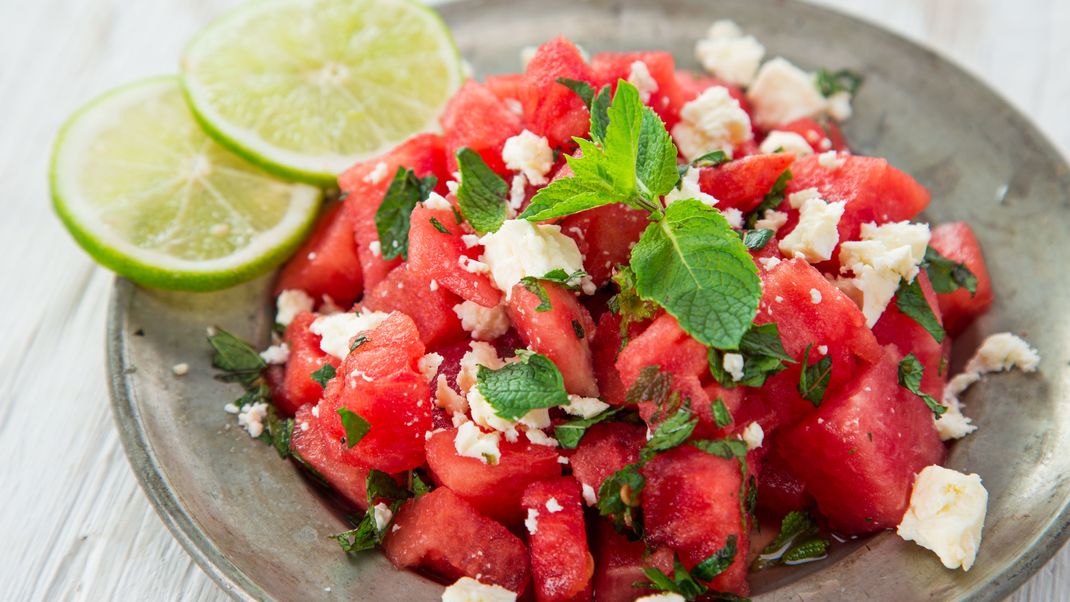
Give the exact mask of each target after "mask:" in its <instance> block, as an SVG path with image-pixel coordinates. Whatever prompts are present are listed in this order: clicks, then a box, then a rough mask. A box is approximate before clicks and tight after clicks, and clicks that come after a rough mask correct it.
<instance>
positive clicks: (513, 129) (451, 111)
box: [439, 80, 524, 175]
mask: <svg viewBox="0 0 1070 602" xmlns="http://www.w3.org/2000/svg"><path fill="white" fill-rule="evenodd" d="M439 123H440V124H441V125H442V130H443V131H444V132H445V137H446V161H447V169H448V170H449V172H450V173H453V172H454V171H457V151H458V150H460V149H461V148H463V147H468V148H470V149H472V150H474V151H476V152H477V153H479V156H480V157H482V158H483V161H484V162H485V163H486V164H487V167H490V168H491V169H492V170H494V171H495V172H496V173H497V174H499V175H506V174H507V173H508V170H507V169H506V167H505V163H504V162H503V161H502V147H503V146H505V141H506V140H507V139H509V138H510V137H512V136H515V135H517V134H519V133H520V132H521V131H522V130H523V129H524V124H523V122H522V121H521V118H520V116H519V115H517V114H516V113H514V112H513V111H511V110H509V107H508V105H507V104H506V103H505V101H503V100H500V99H499V98H498V97H497V96H495V95H494V93H493V92H491V91H490V90H489V89H487V87H486V86H484V85H482V84H480V83H478V82H476V81H473V80H469V81H467V82H465V83H464V85H463V86H461V89H460V90H458V91H457V93H456V94H454V95H453V97H452V98H450V100H449V102H448V103H446V108H445V109H443V111H442V116H441V117H440V118H439Z"/></svg>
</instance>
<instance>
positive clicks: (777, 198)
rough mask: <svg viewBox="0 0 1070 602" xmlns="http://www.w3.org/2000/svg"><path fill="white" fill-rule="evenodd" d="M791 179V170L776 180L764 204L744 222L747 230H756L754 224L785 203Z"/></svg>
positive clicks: (755, 209) (763, 200)
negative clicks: (785, 195) (785, 194)
mask: <svg viewBox="0 0 1070 602" xmlns="http://www.w3.org/2000/svg"><path fill="white" fill-rule="evenodd" d="M791 178H792V175H791V170H790V169H785V170H784V173H782V174H780V176H779V177H778V178H777V179H776V182H773V187H772V188H771V189H770V190H769V192H768V193H766V195H765V198H763V199H762V202H761V203H759V204H758V206H757V207H755V208H754V210H753V211H751V212H750V213H748V214H747V218H746V219H745V220H744V221H743V225H744V227H745V228H747V229H751V228H754V223H755V222H757V221H758V220H760V219H762V217H763V216H764V215H765V212H766V211H768V210H770V209H776V208H777V207H779V206H780V204H781V203H783V202H784V192H785V191H786V190H787V189H788V182H790V181H791Z"/></svg>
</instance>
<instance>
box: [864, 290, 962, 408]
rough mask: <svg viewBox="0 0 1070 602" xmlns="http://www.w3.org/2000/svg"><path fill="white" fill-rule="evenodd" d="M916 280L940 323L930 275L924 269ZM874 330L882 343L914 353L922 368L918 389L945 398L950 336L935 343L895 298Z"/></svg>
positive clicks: (901, 350) (901, 352)
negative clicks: (901, 307) (900, 306)
mask: <svg viewBox="0 0 1070 602" xmlns="http://www.w3.org/2000/svg"><path fill="white" fill-rule="evenodd" d="M918 282H919V284H920V285H921V290H922V292H923V293H924V294H925V300H926V301H927V302H928V303H929V307H931V308H932V310H933V314H934V315H935V316H936V320H937V321H938V322H940V323H943V320H942V319H941V317H940V307H939V302H938V301H937V298H936V292H934V291H933V287H932V284H930V283H929V276H928V275H927V274H926V273H925V271H924V270H922V271H921V273H919V274H918ZM873 334H874V335H875V336H876V337H877V342H879V343H880V344H881V345H888V344H892V345H895V347H896V349H898V350H899V354H900V355H903V356H905V355H906V354H908V353H913V354H914V356H915V357H917V358H918V361H919V362H921V366H922V368H923V369H924V372H923V374H922V379H921V390H922V391H923V392H925V393H928V394H929V395H932V396H933V398H935V399H943V398H944V385H945V384H947V379H948V374H947V373H948V366H947V358H948V357H949V355H950V353H951V338H950V337H944V342H943V343H942V344H941V343H937V342H936V339H934V338H933V336H932V335H931V334H929V331H927V330H925V328H924V327H922V325H921V324H918V323H917V322H915V321H914V319H913V318H911V317H909V316H907V315H906V314H904V313H903V312H901V311H899V308H898V307H897V306H896V299H894V298H893V299H892V302H891V303H889V304H888V307H887V308H886V309H885V310H884V313H883V314H881V317H880V319H879V320H877V323H876V324H874V325H873Z"/></svg>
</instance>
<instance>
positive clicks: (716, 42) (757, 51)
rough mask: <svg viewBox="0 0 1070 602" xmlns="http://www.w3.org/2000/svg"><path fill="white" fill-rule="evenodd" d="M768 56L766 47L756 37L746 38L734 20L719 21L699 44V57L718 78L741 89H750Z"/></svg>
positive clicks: (696, 46)
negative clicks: (743, 87)
mask: <svg viewBox="0 0 1070 602" xmlns="http://www.w3.org/2000/svg"><path fill="white" fill-rule="evenodd" d="M763 56H765V47H764V46H762V45H761V43H759V42H758V40H757V39H755V38H754V36H744V35H743V31H742V30H740V28H739V26H738V25H736V24H735V23H734V22H732V21H727V20H723V21H717V22H715V23H714V24H713V25H711V26H710V29H709V31H707V32H706V37H705V38H703V39H701V40H699V41H698V42H697V43H695V58H697V59H698V61H699V62H700V63H702V67H703V68H704V69H705V70H706V71H708V72H709V73H711V74H713V75H714V76H715V77H717V78H720V79H723V80H724V81H726V82H728V83H730V84H734V85H737V86H748V85H750V83H751V82H752V81H754V74H755V73H757V71H758V65H760V64H761V62H762V57H763Z"/></svg>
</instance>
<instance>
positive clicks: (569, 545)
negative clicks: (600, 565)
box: [521, 477, 594, 602]
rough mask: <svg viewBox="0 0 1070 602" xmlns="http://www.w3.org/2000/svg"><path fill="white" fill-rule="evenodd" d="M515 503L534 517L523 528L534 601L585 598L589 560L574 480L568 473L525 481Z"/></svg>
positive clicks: (591, 561) (591, 569) (589, 591)
mask: <svg viewBox="0 0 1070 602" xmlns="http://www.w3.org/2000/svg"><path fill="white" fill-rule="evenodd" d="M521 503H522V505H523V508H524V510H525V512H526V513H527V516H530V517H534V519H535V520H534V522H533V523H532V525H531V526H529V527H528V545H529V546H530V547H531V576H532V582H533V584H534V586H535V600H537V601H538V602H581V601H584V600H590V599H591V594H592V587H591V575H593V574H594V558H593V557H592V556H591V553H590V551H589V550H588V549H587V530H586V527H585V525H584V520H583V503H582V502H581V501H580V484H579V483H577V482H576V479H573V478H572V477H561V478H558V479H553V480H547V481H538V482H535V483H532V484H531V485H528V488H527V489H526V490H525V491H524V497H523V498H522V500H521ZM532 526H533V527H534V530H532V528H531V527H532Z"/></svg>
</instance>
